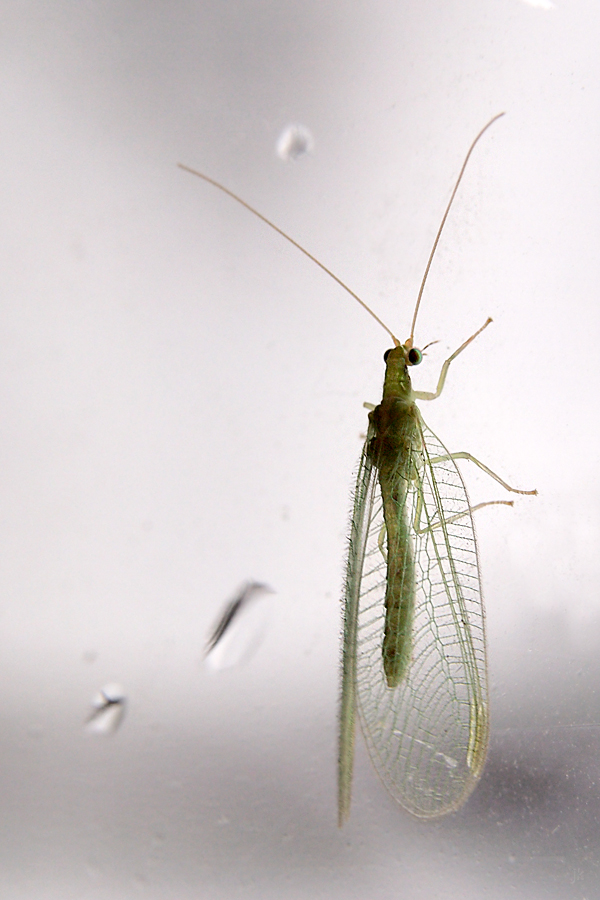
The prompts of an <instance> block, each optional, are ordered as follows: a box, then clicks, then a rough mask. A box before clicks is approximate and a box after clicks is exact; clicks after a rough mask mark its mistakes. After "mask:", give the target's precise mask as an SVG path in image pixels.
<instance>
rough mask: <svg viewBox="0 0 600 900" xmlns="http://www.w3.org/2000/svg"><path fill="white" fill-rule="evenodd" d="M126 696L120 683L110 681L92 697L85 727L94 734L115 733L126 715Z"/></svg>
mask: <svg viewBox="0 0 600 900" xmlns="http://www.w3.org/2000/svg"><path fill="white" fill-rule="evenodd" d="M126 700H127V698H126V696H125V693H124V692H123V688H122V687H121V685H120V684H115V683H112V682H111V683H110V684H105V685H104V687H103V688H102V689H101V690H100V691H98V693H97V694H95V695H94V697H93V698H92V711H91V713H90V715H89V716H88V718H87V720H86V723H85V728H86V731H89V732H90V733H92V734H114V733H115V731H117V729H118V728H119V726H120V725H121V722H122V721H123V716H124V715H125V704H126Z"/></svg>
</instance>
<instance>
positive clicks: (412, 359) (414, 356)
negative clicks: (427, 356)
mask: <svg viewBox="0 0 600 900" xmlns="http://www.w3.org/2000/svg"><path fill="white" fill-rule="evenodd" d="M422 359H423V354H422V353H421V351H420V350H418V349H417V348H416V347H411V348H410V350H409V351H408V364H409V366H418V365H419V363H420V362H421V360H422Z"/></svg>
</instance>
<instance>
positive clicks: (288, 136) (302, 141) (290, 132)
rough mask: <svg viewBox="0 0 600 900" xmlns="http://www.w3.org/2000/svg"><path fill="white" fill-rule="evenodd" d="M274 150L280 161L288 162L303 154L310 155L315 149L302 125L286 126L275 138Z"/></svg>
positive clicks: (307, 131) (311, 139)
mask: <svg viewBox="0 0 600 900" xmlns="http://www.w3.org/2000/svg"><path fill="white" fill-rule="evenodd" d="M275 149H276V152H277V156H278V157H279V158H280V159H282V160H283V161H284V162H289V161H290V160H293V159H298V157H300V156H304V154H305V153H312V152H313V150H314V149H315V141H314V138H313V136H312V134H311V133H310V131H309V130H308V128H305V127H304V125H298V124H293V125H287V126H286V127H285V128H284V129H283V131H282V132H281V134H280V135H279V137H278V138H277V143H276V145H275Z"/></svg>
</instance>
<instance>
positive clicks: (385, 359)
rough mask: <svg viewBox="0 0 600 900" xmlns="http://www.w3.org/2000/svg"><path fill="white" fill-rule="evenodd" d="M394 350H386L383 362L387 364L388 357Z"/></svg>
mask: <svg viewBox="0 0 600 900" xmlns="http://www.w3.org/2000/svg"><path fill="white" fill-rule="evenodd" d="M392 349H393V348H392V347H390V349H389V350H386V351H385V353H384V354H383V361H384V362H387V359H388V356H389V355H390V353H391V352H392Z"/></svg>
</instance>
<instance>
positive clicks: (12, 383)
mask: <svg viewBox="0 0 600 900" xmlns="http://www.w3.org/2000/svg"><path fill="white" fill-rule="evenodd" d="M0 13H1V17H2V29H1V33H0V41H1V42H2V54H1V56H0V58H1V60H2V68H3V77H2V79H1V81H0V84H1V85H2V87H1V101H0V102H1V107H0V108H1V115H0V129H1V130H2V139H1V141H0V147H1V148H2V157H3V158H2V168H1V172H2V175H1V180H2V202H1V203H0V227H1V236H0V254H1V266H0V272H1V273H2V274H1V280H0V284H1V287H2V289H1V291H0V348H1V352H0V391H1V409H2V418H1V426H0V434H1V440H0V448H1V454H2V458H1V463H0V510H1V513H0V555H1V566H0V572H1V573H2V580H1V584H2V604H1V605H0V678H1V683H2V688H3V689H2V696H1V699H0V710H1V716H2V727H1V729H0V797H1V808H2V816H1V817H0V828H1V832H0V894H1V895H2V897H3V898H7V900H29V898H39V897H43V898H45V900H54V898H57V900H65V898H69V897H77V898H94V900H105V898H106V900H108V898H111V900H112V898H115V897H118V898H128V897H138V896H144V897H148V898H161V900H162V898H169V897H173V898H178V900H182V898H188V897H189V898H195V897H210V898H212V900H221V898H222V900H236V898H244V900H248V898H260V900H269V898H282V897H284V898H305V897H310V898H314V897H324V898H325V897H326V898H328V900H329V898H331V900H335V898H344V900H349V898H361V900H362V898H365V897H369V898H380V897H381V898H389V897H390V896H393V897H401V898H402V900H421V898H423V900H431V898H433V897H439V898H448V900H450V898H460V900H464V898H480V897H486V898H488V900H496V898H498V900H505V898H506V897H516V898H527V900H529V898H534V900H537V898H544V900H547V898H552V900H553V898H561V900H562V898H565V900H567V898H568V900H580V898H581V900H583V898H586V900H590V898H594V897H600V887H599V886H598V885H599V884H600V881H599V876H598V872H599V865H600V848H599V836H598V824H597V823H598V819H599V817H600V771H599V769H600V700H599V697H598V690H597V685H598V683H599V678H600V671H599V670H600V662H599V660H600V654H599V652H598V648H599V647H600V607H599V600H598V581H599V574H598V569H599V553H598V546H599V538H600V514H599V503H598V499H599V498H598V494H599V477H598V463H597V455H598V454H597V449H596V438H597V432H598V424H597V423H598V413H597V407H598V396H599V390H600V384H599V381H600V379H599V372H600V369H599V365H598V330H599V329H598V325H599V321H600V314H599V310H600V303H599V297H600V284H599V282H600V271H599V269H600V263H599V260H600V253H599V250H598V248H599V247H600V222H599V217H600V189H599V185H600V174H599V173H600V165H599V155H598V147H599V145H600V143H599V125H598V122H599V119H598V103H599V100H600V97H599V92H600V54H599V53H598V34H599V28H600V12H599V10H598V6H597V4H595V3H592V2H590V0H584V2H582V3H579V4H576V3H572V4H568V3H565V2H563V0H556V2H555V3H554V4H552V3H550V2H548V0H544V2H533V0H532V2H530V3H525V2H522V0H505V2H491V0H490V2H488V0H485V2H480V3H474V2H471V0H460V2H459V0H444V2H440V0H438V2H433V0H407V2H402V3H400V2H398V0H382V2H380V3H377V4H355V3H347V2H345V3H344V2H339V0H338V2H328V0H318V2H306V0H302V2H300V0H299V2H283V3H268V2H264V0H261V2H257V0H248V2H226V0H204V2H202V3H180V2H172V3H168V4H165V3H156V2H148V0H145V2H143V3H141V2H128V3H121V2H119V3H117V2H105V3H97V2H86V3H81V2H80V3H67V2H55V3H52V4H40V3H34V2H22V3H7V2H4V3H2V2H0ZM503 110H506V112H507V115H506V116H505V117H504V118H502V119H501V120H500V121H499V122H498V123H496V124H495V125H494V126H493V128H492V129H490V131H489V132H488V133H487V134H486V135H485V137H484V139H483V140H482V142H481V143H480V145H479V146H478V147H477V149H476V152H475V153H474V154H473V158H472V161H471V163H470V166H469V169H468V170H467V173H466V176H465V179H464V181H463V184H462V185H461V188H460V193H459V195H458V198H457V202H456V205H455V207H454V209H453V211H452V214H451V216H450V218H449V220H448V224H447V228H446V230H445V232H444V236H443V239H442V242H441V245H440V248H439V253H438V255H437V258H436V260H435V262H434V265H433V268H432V271H431V276H430V280H429V284H428V288H427V291H426V293H425V297H424V301H423V308H422V312H421V314H420V319H419V324H418V329H417V342H418V343H420V344H421V345H422V344H425V343H428V342H429V341H436V340H437V341H439V343H437V344H434V345H433V346H432V347H431V348H430V349H429V350H428V351H427V356H426V358H425V360H424V362H423V364H422V365H421V366H420V367H419V369H418V371H417V372H415V377H414V383H415V387H416V388H417V389H421V390H431V389H433V387H434V385H435V383H436V381H437V376H438V372H439V368H440V365H441V362H442V361H443V360H444V359H445V358H446V356H447V355H448V351H450V350H454V349H455V348H456V347H458V346H459V345H460V343H461V342H462V341H463V340H465V338H467V337H468V336H469V335H470V334H472V333H473V332H474V331H475V330H476V329H477V328H478V327H480V325H482V324H483V322H484V321H485V319H486V317H487V316H488V315H489V316H492V318H493V319H494V324H493V325H492V326H490V328H488V329H487V330H486V331H485V333H484V334H483V335H481V337H480V338H478V340H477V341H476V342H474V344H473V345H472V346H471V347H469V348H468V350H466V351H465V353H464V354H462V355H461V356H460V357H459V359H458V360H457V361H456V362H455V363H454V365H453V367H452V368H451V372H450V375H449V377H448V381H447V384H446V388H445V391H444V394H443V396H442V397H441V398H440V399H439V400H437V401H436V402H434V403H431V404H422V408H423V414H424V416H425V420H426V422H427V423H428V425H429V426H430V427H431V428H432V429H433V431H434V432H435V433H436V434H438V435H439V437H440V438H441V439H442V440H443V441H444V443H445V444H446V445H447V446H448V447H449V448H450V449H451V450H466V451H470V452H471V453H473V454H474V455H475V456H477V457H478V458H479V459H481V460H482V461H484V462H485V463H486V464H488V465H489V466H490V467H491V468H492V469H494V470H495V471H497V472H498V473H499V474H500V475H502V476H503V477H505V478H506V480H507V481H508V482H509V483H511V484H515V485H516V486H518V487H523V488H534V487H535V488H537V489H538V490H539V496H538V497H537V498H527V497H523V498H517V499H516V502H515V507H514V509H513V510H510V509H505V508H502V507H498V508H490V509H485V510H482V511H481V512H480V513H479V514H478V516H477V520H476V526H477V533H478V538H479V549H480V557H481V567H482V575H483V586H484V594H485V600H486V608H487V615H488V619H487V621H488V645H489V646H488V649H489V663H490V681H491V688H492V692H491V703H492V708H491V714H492V733H491V746H490V753H489V758H488V762H487V766H486V769H485V771H484V774H483V777H482V780H481V783H480V785H479V787H478V788H477V790H476V791H475V793H474V794H473V796H472V797H471V799H470V800H469V802H468V803H467V805H466V806H465V807H464V808H463V809H462V810H461V811H460V812H458V813H457V814H455V815H452V816H450V817H447V818H445V819H442V820H439V821H436V822H433V823H427V822H425V823H424V822H419V821H415V820H413V819H411V818H410V817H409V816H408V815H407V814H405V813H404V812H403V811H402V810H401V809H400V808H399V807H397V806H396V805H395V804H394V802H393V801H392V800H391V799H390V798H389V797H388V796H387V794H386V793H385V791H384V789H383V787H382V786H381V785H380V784H379V782H378V780H377V777H376V775H375V774H374V772H373V770H372V768H371V766H370V763H369V761H368V758H367V756H366V751H365V749H364V745H363V743H362V741H361V740H360V739H359V741H358V759H357V765H356V772H355V784H354V799H353V806H352V814H351V818H350V821H349V823H348V825H347V826H346V827H345V828H344V829H343V830H341V831H340V830H339V829H338V828H337V825H336V809H335V758H336V748H335V743H336V717H337V699H338V661H339V632H340V601H339V596H340V593H341V585H342V580H343V568H344V556H345V552H346V532H347V524H348V516H349V507H350V501H349V495H350V490H351V485H352V484H353V481H354V471H355V467H356V464H357V461H358V458H359V454H360V449H361V433H364V431H365V428H366V415H367V414H366V411H365V409H363V406H362V404H363V401H369V402H377V401H378V399H379V396H380V391H381V383H382V378H383V360H382V356H383V353H384V351H385V350H386V349H387V348H388V345H389V339H388V338H387V336H386V335H385V333H384V332H383V331H382V330H381V329H380V328H379V326H378V325H377V324H376V323H375V322H374V321H372V320H371V319H370V318H369V317H368V316H367V314H366V313H365V312H364V311H363V310H362V309H361V308H360V307H359V306H358V304H356V303H355V302H354V301H353V300H352V299H351V298H350V297H349V296H347V295H346V294H345V293H344V292H342V291H341V289H340V288H339V287H338V286H337V285H336V284H335V283H333V282H332V281H331V280H330V279H328V278H327V277H326V276H325V275H324V274H323V272H322V271H320V270H319V269H318V268H317V267H316V266H314V265H312V264H311V263H310V262H309V261H308V260H307V259H305V258H304V257H303V256H302V255H301V254H299V253H298V252H297V251H296V250H294V248H292V247H290V246H289V245H288V244H286V243H285V242H284V241H282V240H281V239H280V238H279V237H278V236H277V235H275V234H273V233H272V232H271V231H269V229H267V228H266V227H265V226H264V225H262V224H261V223H260V222H259V221H257V220H256V219H255V218H253V217H252V216H251V215H249V214H248V213H247V212H246V211H245V210H243V209H242V208H240V207H239V206H238V205H236V204H234V203H233V202H232V201H231V200H229V199H228V198H226V197H224V196H223V195H222V194H220V193H218V192H217V191H216V190H215V189H214V188H211V187H210V186H209V185H206V184H204V183H202V182H200V181H199V180H198V179H194V178H192V177H191V176H190V175H189V174H187V173H185V172H183V171H181V170H180V169H178V168H177V167H176V163H177V162H182V163H185V164H187V165H189V166H193V167H196V168H198V169H200V170H202V171H203V172H206V173H207V174H208V175H210V176H211V177H213V178H216V179H218V180H219V181H222V182H224V183H225V184H226V185H227V186H228V187H229V188H231V189H232V190H233V191H235V192H236V193H238V194H239V195H241V196H242V197H244V199H246V200H247V201H248V202H249V203H251V204H253V205H255V206H256V207H257V208H258V209H260V211H261V212H263V213H264V214H265V215H266V216H268V217H269V218H271V219H272V220H273V221H275V222H276V223H277V224H278V225H279V226H280V227H282V228H284V229H285V230H286V231H287V232H288V233H289V234H290V235H291V236H292V237H293V238H295V239H296V240H297V241H299V242H300V243H301V244H303V245H304V246H305V247H306V248H307V249H308V250H309V251H311V252H312V253H313V254H315V256H317V257H318V258H319V259H320V260H321V261H322V262H323V263H324V264H325V265H327V266H329V267H330V268H331V269H332V270H333V271H334V272H335V273H336V274H337V275H338V276H339V277H340V278H342V279H343V280H344V281H345V282H346V283H347V284H348V285H349V286H350V287H351V288H352V289H353V290H354V291H356V292H357V293H358V294H359V295H360V296H361V297H363V298H364V300H365V301H366V302H367V303H369V304H371V305H372V306H373V308H374V309H375V311H376V312H377V313H378V315H379V316H381V318H382V319H384V320H385V321H386V323H387V324H388V325H389V326H390V327H391V328H392V330H393V331H394V332H395V333H396V334H398V336H399V337H400V338H401V339H405V338H406V337H407V336H408V333H409V330H410V317H411V314H412V309H413V304H414V300H415V297H416V293H417V290H418V286H419V282H420V279H421V276H422V272H423V269H424V266H425V262H426V259H427V255H428V253H429V249H430V246H431V243H432V241H433V237H434V235H435V231H436V229H437V227H438V224H439V221H440V218H441V215H442V213H443V210H444V207H445V204H446V202H447V199H448V197H449V195H450V192H451V189H452V186H453V183H454V180H455V178H456V175H457V173H458V171H459V169H460V165H461V163H462V160H463V158H464V154H465V153H466V151H467V149H468V147H469V144H470V143H471V141H472V140H473V138H474V137H475V135H476V134H477V132H478V131H479V130H480V128H482V127H483V125H484V124H485V123H486V122H487V121H488V120H489V119H490V118H491V117H492V116H493V115H494V114H496V113H498V112H501V111H503ZM291 128H292V129H293V128H300V131H299V132H293V133H292V132H290V131H289V129H291ZM286 130H288V131H287V135H286ZM282 135H284V136H286V137H285V140H284V141H283V142H282ZM290 135H291V137H290ZM298 135H300V138H299V137H298ZM307 136H308V137H307ZM286 141H287V143H286ZM282 147H283V148H284V149H283V150H282ZM463 471H464V473H465V478H466V480H467V484H468V486H469V488H470V493H471V498H472V501H473V502H474V503H477V502H481V501H484V500H491V499H507V498H506V497H505V496H503V495H502V491H501V490H500V489H497V486H496V485H495V484H494V483H493V482H490V481H489V479H487V478H486V477H485V476H484V475H483V473H479V472H478V471H476V470H474V467H471V469H469V467H468V464H465V466H463ZM508 499H510V498H508ZM248 580H249V581H257V582H263V583H266V584H268V585H269V586H271V587H272V588H273V589H274V590H275V591H276V592H277V593H276V594H275V595H273V596H272V597H271V598H270V602H269V606H268V610H269V614H268V617H267V618H268V622H267V623H266V624H267V626H268V627H267V628H266V629H265V633H264V635H263V638H262V642H261V643H260V645H259V646H257V647H256V652H255V653H254V655H253V656H252V658H251V659H250V660H249V661H248V662H247V664H246V665H238V666H234V667H230V668H225V669H223V670H221V671H217V672H211V671H209V670H208V669H207V667H206V666H205V664H204V661H203V654H204V645H205V642H206V639H207V637H208V635H209V633H210V630H211V628H212V627H213V625H214V623H215V621H216V620H218V618H219V615H220V613H221V610H222V609H223V606H224V604H225V603H226V601H227V600H228V599H230V598H231V597H232V596H234V595H235V592H236V590H237V589H238V588H239V585H240V584H242V583H243V582H245V581H248ZM257 608H258V606H257ZM111 685H112V686H114V685H117V686H119V690H120V691H122V697H123V698H124V699H123V704H124V706H123V709H124V715H122V716H119V717H117V719H118V721H117V724H116V725H114V726H111V727H110V728H96V729H94V728H90V727H89V724H90V722H89V719H90V716H91V715H93V710H94V709H95V708H96V709H97V706H94V705H93V704H97V703H98V700H97V698H98V695H99V692H101V691H103V690H105V691H106V690H107V689H108V688H107V686H111ZM111 696H112V695H111ZM125 705H126V709H125Z"/></svg>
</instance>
